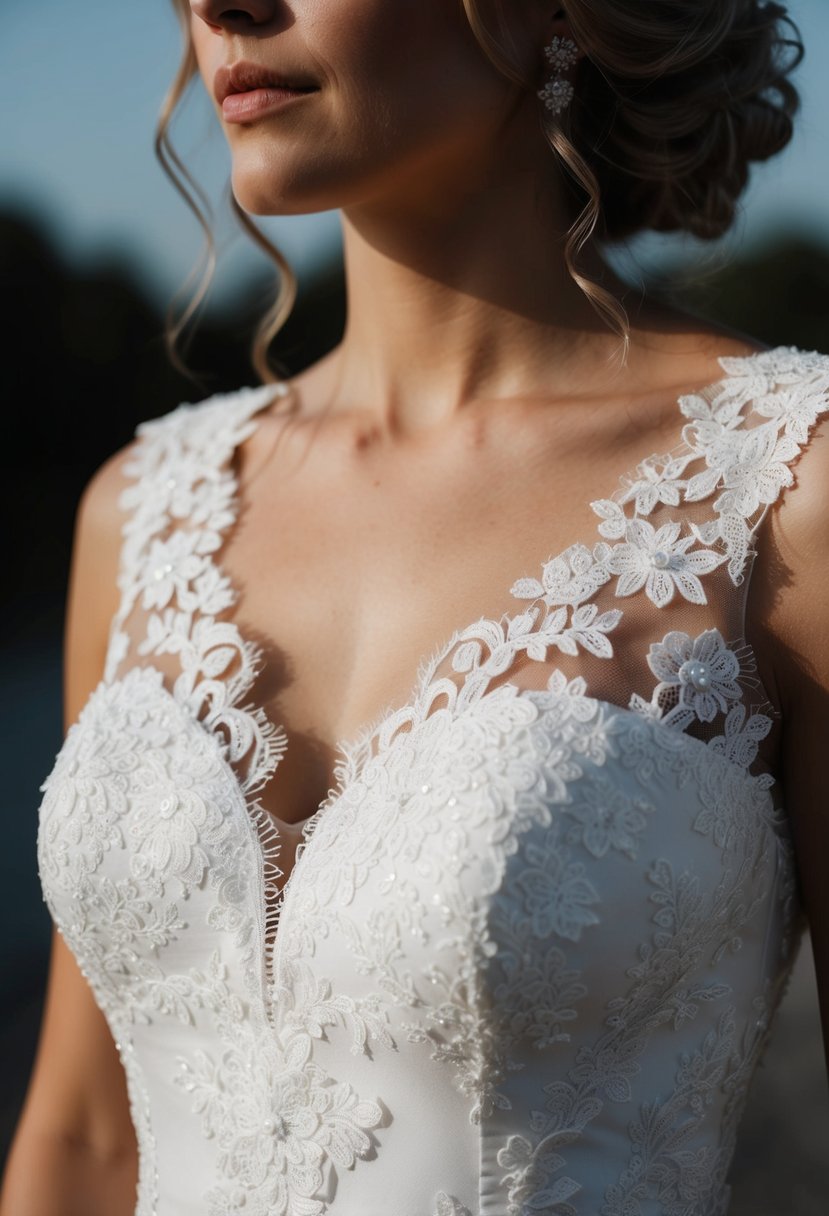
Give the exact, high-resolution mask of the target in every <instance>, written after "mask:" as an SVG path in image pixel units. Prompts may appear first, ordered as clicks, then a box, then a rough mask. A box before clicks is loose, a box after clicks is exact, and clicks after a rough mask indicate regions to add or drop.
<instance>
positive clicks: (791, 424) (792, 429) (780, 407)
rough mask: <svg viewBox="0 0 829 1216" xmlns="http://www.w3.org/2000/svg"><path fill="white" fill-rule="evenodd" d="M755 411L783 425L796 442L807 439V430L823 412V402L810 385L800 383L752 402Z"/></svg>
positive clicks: (802, 442) (802, 441) (809, 429)
mask: <svg viewBox="0 0 829 1216" xmlns="http://www.w3.org/2000/svg"><path fill="white" fill-rule="evenodd" d="M754 410H755V413H757V414H760V415H761V417H763V418H774V419H776V421H777V423H778V425H781V424H782V425H784V426H785V431H786V435H788V437H789V438H790V439H793V440H794V441H795V443H797V444H804V443H806V442H807V441H808V439H809V432H810V431H811V429H812V427H813V426H814V425H815V423H816V422H817V420H818V418H819V417H820V415H821V414H822V413H823V412H824V405H823V402H822V401H821V400H820V398H819V397H817V396H816V395H815V393H814V392H813V391H812V390H811V386H805V387H804V385H802V384H800V385H797V386H795V387H792V388H789V389H780V390H778V392H776V393H771V394H769V395H768V396H765V397H759V398H758V399H756V400H755V402H754Z"/></svg>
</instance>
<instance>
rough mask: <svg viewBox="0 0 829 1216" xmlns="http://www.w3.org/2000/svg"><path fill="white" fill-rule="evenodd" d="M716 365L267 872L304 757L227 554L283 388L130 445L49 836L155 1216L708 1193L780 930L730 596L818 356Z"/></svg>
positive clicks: (819, 390)
mask: <svg viewBox="0 0 829 1216" xmlns="http://www.w3.org/2000/svg"><path fill="white" fill-rule="evenodd" d="M720 363H721V366H722V368H723V372H724V375H723V378H722V379H721V380H720V381H718V382H717V383H716V384H713V385H710V386H708V387H707V388H706V389H704V390H702V391H701V392H700V393H698V394H697V393H695V394H690V395H688V396H685V397H682V398H680V401H679V407H680V410H681V415H680V416H679V417H678V430H679V428H680V427H682V431H681V439H680V441H679V443H678V445H677V447H676V448H675V449H674V451H673V452H672V453H670V454H668V455H664V456H655V457H650V458H648V459H647V460H645V461H643V463H642V464H641V465H640V466H639V468H638V469H637V470H636V471H635V473H634V474H633V475H631V476H629V477H626V478H623V479H622V482H621V484H620V487H619V489H618V491H617V492H616V493H615V494H614V495H613V496H612V497H609V498H607V499H604V500H601V501H600V502H597V503H595V504H593V506H594V510H595V512H596V514H597V517H598V521H599V522H598V532H599V538H598V539H596V540H591V539H587V540H586V541H585V543H579V544H574V545H572V546H571V547H570V548H568V549H567V550H566V551H565V552H564V553H563V554H562V555H560V556H559V557H557V558H555V559H554V560H552V561H549V562H547V563H545V565H544V567H543V569H542V571H541V574H540V577H538V578H536V577H535V576H534V575H531V576H527V577H523V578H520V579H518V581H517V582H516V583H515V584H514V586H513V587H512V589H511V596H510V605H511V608H510V612H509V613H505V614H504V615H502V616H501V618H500V619H488V620H487V619H482V620H480V621H478V622H476V623H475V624H474V625H472V626H470V627H469V628H468V629H466V630H462V631H460V632H459V633H456V634H455V635H454V636H453V637H452V638H451V639H450V640H449V642H448V643H447V644H446V645H445V646H443V647H439V648H438V650H437V651H436V652H435V654H434V655H433V656H432V657H431V659H429V660H428V661H427V662H423V663H421V667H420V671H419V674H418V680H417V685H416V688H415V690H414V692H413V695H412V698H411V701H410V703H409V704H407V705H406V706H405V707H403V708H400V709H398V710H396V711H393V712H391V713H389V714H387V715H384V716H383V718H382V719H381V721H379V722H378V723H375V724H372V725H371V726H370V727H368V728H366V730H365V731H364V732H363V734H362V735H361V737H360V738H359V739H357V740H355V741H353V742H351V743H348V744H346V743H343V744H342V745H341V751H342V761H341V763H340V764H339V767H338V771H337V788H336V789H335V790H334V791H332V793H331V794H330V795H329V797H328V798H327V799H326V801H325V803H324V804H323V805H322V806H321V807H319V809H318V810H317V811H316V812H315V814H314V815H312V816H311V818H310V819H309V820H308V821H306V823H305V826H304V830H303V834H304V840H303V843H302V844H301V845H300V848H299V852H298V859H297V861H296V864H295V865H294V867H293V870H292V872H291V874H290V876H289V878H288V881H287V883H286V884H285V885H284V887H283V883H282V881H281V880H283V879H284V878H285V875H283V873H282V871H281V870H280V868H279V858H280V842H281V839H282V833H281V831H280V826H279V821H275V820H274V819H273V818H271V817H270V816H269V815H268V813H267V811H266V810H265V809H264V808H263V807H262V806H261V805H260V804H259V802H258V801H257V796H258V794H260V793H261V790H262V789H263V788H264V786H265V784H266V782H268V781H269V780H270V779H271V778H272V776H273V775H274V771H275V769H276V768H277V766H278V763H279V760H280V758H281V757H282V755H283V754H284V751H285V748H286V746H289V743H288V741H287V740H286V738H285V734H284V732H283V731H282V729H281V728H280V727H278V726H276V725H273V724H271V723H270V722H268V720H267V718H266V716H265V714H264V712H263V710H262V708H255V707H254V706H253V704H252V703H251V698H252V696H253V693H254V692H255V688H256V674H257V670H258V667H259V664H260V663H261V659H262V656H261V654H260V653H259V652H258V651H257V649H256V648H255V647H254V646H253V645H252V644H251V643H249V642H247V641H245V640H244V639H243V638H242V637H241V636H240V634H239V631H238V628H237V626H236V625H235V623H234V622H233V619H232V614H231V611H230V610H231V609H232V606H233V604H234V602H235V600H236V595H235V592H234V590H233V588H231V587H230V585H229V583H228V581H227V579H226V578H225V576H224V575H223V574H222V571H221V567H220V565H219V562H218V554H219V551H220V549H221V546H222V544H223V542H224V540H225V539H226V538H227V535H228V533H229V530H230V529H231V528H232V525H233V523H234V519H235V517H236V511H237V502H236V491H237V485H236V481H235V476H234V473H233V471H232V468H231V462H232V457H233V453H234V450H235V448H236V446H237V445H238V444H239V443H240V442H241V441H242V440H243V439H244V438H246V437H247V436H248V435H249V434H250V433H251V432H252V431H253V429H254V428H255V426H256V424H257V415H258V414H259V412H260V411H261V410H262V409H263V408H264V407H265V406H266V405H267V404H269V403H270V402H271V401H272V400H273V399H274V394H275V393H279V392H280V391H284V386H276V388H274V387H273V386H270V387H265V388H262V389H251V390H243V391H240V392H239V393H236V394H232V395H229V396H219V397H214V398H211V399H209V400H208V401H205V402H202V403H200V404H198V405H196V406H189V405H188V406H180V407H179V408H178V409H177V410H174V411H173V412H172V413H170V414H168V415H166V416H165V417H163V418H160V419H157V420H154V421H151V422H146V423H144V424H142V425H141V427H140V428H139V435H140V443H139V445H138V448H137V451H136V453H135V456H134V459H133V460H132V462H131V465H130V467H129V469H128V472H129V474H130V475H131V477H132V479H133V480H132V482H131V484H130V487H129V488H128V489H127V490H126V491H125V493H124V495H123V500H122V505H123V507H124V510H125V511H126V512H127V522H126V526H125V529H124V547H123V558H122V567H121V578H120V586H121V590H122V593H123V595H122V605H121V609H120V611H119V613H118V615H117V617H116V619H115V620H114V621H113V627H112V632H111V640H110V648H109V655H108V660H107V668H106V674H105V677H104V679H103V681H102V682H101V684H100V685H99V686H98V688H97V689H96V690H95V691H94V692H93V694H92V696H91V697H90V699H89V702H88V704H87V705H86V707H85V709H84V711H83V713H82V714H81V716H80V719H79V721H78V722H77V723H76V724H75V725H74V726H72V727H71V729H70V730H69V732H68V734H67V737H66V740H65V741H64V745H63V747H62V748H61V751H60V753H59V754H58V757H57V762H56V765H55V768H54V770H53V772H52V774H51V775H50V776H49V777H48V779H47V780H46V781H45V782H44V785H43V790H44V795H45V796H44V799H43V803H42V807H41V820H40V833H39V840H38V857H39V867H40V875H41V881H42V884H43V889H44V895H45V898H46V900H47V903H48V906H49V909H50V911H51V913H52V916H53V918H54V920H55V922H56V924H57V925H58V927H59V929H60V931H61V933H62V934H63V936H64V938H65V940H66V941H67V943H68V945H69V947H70V948H71V949H72V951H73V952H74V954H75V955H76V957H77V959H78V962H79V964H80V966H81V968H82V970H83V972H84V974H85V976H86V977H87V979H88V981H89V983H90V985H91V987H92V990H93V992H94V994H95V997H96V1000H97V1001H98V1003H99V1005H100V1007H101V1009H102V1010H103V1011H104V1014H105V1015H106V1017H107V1020H108V1022H109V1025H110V1027H111V1029H112V1032H113V1035H114V1037H115V1039H116V1041H117V1043H118V1045H119V1050H120V1052H121V1058H122V1060H123V1062H124V1067H125V1070H126V1075H127V1078H128V1083H129V1090H130V1097H131V1103H132V1110H133V1115H134V1121H135V1126H136V1130H137V1135H138V1141H139V1146H140V1152H141V1165H140V1182H139V1193H138V1200H137V1208H136V1213H137V1216H150V1213H153V1214H155V1216H204V1214H205V1213H207V1214H209V1216H229V1214H230V1213H234V1214H237V1213H238V1216H322V1214H323V1213H331V1216H469V1214H472V1216H529V1214H530V1213H532V1214H537V1213H553V1214H555V1216H597V1214H600V1216H657V1214H659V1216H661V1214H664V1216H717V1214H720V1213H723V1212H725V1210H726V1207H727V1202H728V1187H727V1183H726V1175H727V1171H728V1166H729V1161H730V1159H731V1155H732V1151H733V1147H734V1141H735V1136H736V1133H737V1128H738V1124H739V1121H740V1115H741V1110H742V1106H743V1101H744V1098H745V1095H746V1089H747V1086H748V1083H749V1080H750V1077H751V1075H752V1072H753V1070H754V1067H755V1065H756V1063H757V1060H758V1058H759V1056H760V1053H761V1051H762V1049H763V1045H764V1042H765V1040H766V1036H767V1033H768V1029H769V1024H770V1020H771V1018H772V1015H773V1012H774V1010H775V1007H776V1004H777V1002H778V1000H779V998H780V995H781V992H782V989H783V987H784V984H785V980H786V978H787V975H788V972H789V969H790V966H791V962H792V957H793V953H794V947H795V944H796V941H797V936H798V933H797V930H798V927H799V913H798V908H797V904H796V896H795V886H794V866H793V856H792V850H791V845H790V840H789V835H788V831H787V824H786V818H785V815H784V813H783V811H782V810H781V809H780V806H779V801H780V800H779V798H778V797H777V788H778V787H777V786H776V784H775V781H774V774H773V773H772V772H770V771H769V763H768V762H767V758H766V753H765V752H764V750H763V748H764V744H765V743H766V742H767V737H768V736H769V731H770V728H771V726H772V716H773V715H772V714H771V713H770V707H769V704H768V700H767V698H766V697H765V695H764V694H763V691H762V689H761V688H760V686H759V682H758V680H757V678H756V672H755V668H754V663H753V660H752V656H751V651H750V647H749V646H748V645H747V643H746V641H745V638H744V637H743V636H742V624H743V614H744V607H745V592H746V588H747V585H748V584H747V579H746V578H745V575H746V573H747V572H748V569H749V568H750V562H751V559H752V557H753V552H752V537H753V535H754V532H755V530H756V528H757V525H758V523H759V521H760V520H761V519H762V516H763V513H764V512H765V510H767V508H768V506H769V504H770V503H772V502H773V501H774V500H775V499H776V498H777V497H778V495H779V494H780V492H781V491H782V490H784V489H785V488H786V487H788V486H791V485H793V481H794V478H793V473H792V468H791V466H792V462H793V461H794V460H795V458H796V457H797V455H798V452H799V450H800V448H801V447H802V445H803V444H804V443H805V442H806V441H807V438H808V433H809V431H810V429H811V428H812V426H813V425H814V423H815V422H816V420H817V418H818V417H819V416H820V415H821V414H822V413H823V412H825V411H826V410H827V409H829V356H826V355H821V354H817V353H806V352H802V351H798V350H796V349H795V348H787V347H779V348H777V349H775V350H772V351H769V352H761V353H758V354H756V355H753V356H750V357H747V358H722V359H721V360H720ZM792 492H796V490H794V491H792ZM504 590H505V592H506V589H504ZM666 623H667V624H668V625H669V626H670V627H669V628H666ZM171 663H174V664H175V666H176V670H177V673H178V674H177V675H176V676H175V677H171V676H170V674H169V673H170V665H171ZM287 852H288V850H286V855H287Z"/></svg>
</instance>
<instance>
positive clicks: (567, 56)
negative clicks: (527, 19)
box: [538, 36, 579, 118]
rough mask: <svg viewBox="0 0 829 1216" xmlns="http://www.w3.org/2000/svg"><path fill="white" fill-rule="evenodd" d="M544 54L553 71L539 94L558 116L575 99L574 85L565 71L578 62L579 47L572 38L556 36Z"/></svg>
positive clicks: (549, 108) (554, 114)
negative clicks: (567, 77)
mask: <svg viewBox="0 0 829 1216" xmlns="http://www.w3.org/2000/svg"><path fill="white" fill-rule="evenodd" d="M544 54H545V56H546V58H547V62H548V63H549V65H550V67H551V68H552V69H553V72H552V75H551V76H550V79H549V80H548V81H547V83H546V84H545V85H544V88H543V89H539V91H538V96H539V97H540V98H541V100H542V101H543V102H544V104H545V106H546V107H547V109H548V110H549V111H550V113H551V114H552V115H553V116H554V117H555V118H558V116H559V115H560V114H563V113H564V111H565V110H566V109H567V107H568V106H569V104H570V102H571V101H572V100H573V86H572V84H571V83H570V81H569V80H566V79H565V72H567V71H568V70H569V69H570V68H571V67H573V65H574V64H575V63H576V61H577V59H578V57H579V48H578V47H577V46H576V44H575V42H573V40H572V38H559V37H558V36H556V37H555V38H553V39H552V41H551V42H550V44H549V46H545V47H544Z"/></svg>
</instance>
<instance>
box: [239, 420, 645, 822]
mask: <svg viewBox="0 0 829 1216" xmlns="http://www.w3.org/2000/svg"><path fill="white" fill-rule="evenodd" d="M636 438H639V444H640V445H641V437H635V438H634V439H633V440H632V441H630V440H629V441H628V442H629V445H630V449H631V450H630V452H629V451H628V450H627V445H626V443H625V440H624V439H623V438H622V436H621V435H619V434H616V435H615V441H611V440H610V439H608V437H607V436H606V435H602V436H601V437H600V436H599V434H597V433H596V432H595V430H593V429H591V428H589V427H587V426H584V425H582V426H580V427H576V428H575V429H574V430H573V431H572V433H570V434H569V435H568V436H567V437H566V438H565V439H562V438H561V437H559V439H558V441H556V437H555V435H554V434H552V433H549V432H544V431H542V430H540V429H539V427H538V425H537V424H536V425H535V427H532V426H531V425H530V424H529V423H527V422H525V423H524V426H523V427H522V426H521V420H520V419H518V420H516V422H515V426H514V428H513V430H512V432H511V433H510V434H496V433H492V432H490V431H488V430H486V428H480V427H472V426H467V427H464V428H461V429H460V430H459V431H458V433H456V434H455V435H453V436H452V437H451V439H450V441H449V442H444V443H442V444H440V445H435V446H432V447H423V448H420V449H418V448H415V449H408V450H397V451H389V450H380V449H377V450H374V449H371V448H370V449H369V450H368V451H365V450H362V449H360V448H359V447H358V448H356V449H355V448H353V447H350V446H348V445H343V444H342V443H331V442H329V441H328V440H327V439H319V440H314V441H313V442H312V443H310V444H308V442H307V441H304V446H303V447H302V449H301V450H300V448H299V445H298V444H297V443H296V442H294V443H288V444H285V445H284V448H282V449H281V450H280V449H277V452H276V453H274V454H271V456H270V458H269V459H268V461H267V465H266V466H265V467H264V468H260V469H259V470H258V472H255V473H254V474H253V477H252V480H251V481H250V482H249V484H248V485H247V486H246V484H245V470H244V467H243V468H242V469H241V471H240V486H241V490H240V496H241V499H242V501H243V503H244V509H243V511H242V512H241V514H240V518H239V521H238V524H237V527H236V528H235V529H234V531H233V534H232V536H230V537H229V538H228V541H227V543H226V545H225V547H224V549H223V553H222V567H223V569H224V570H225V572H226V573H227V574H228V576H229V577H230V579H231V581H232V583H233V584H234V586H235V587H237V588H238V589H239V592H240V597H239V603H238V608H237V610H236V612H237V620H238V623H239V627H240V629H241V631H242V633H243V634H244V635H245V636H247V637H251V638H253V639H255V640H256V642H257V644H258V645H259V646H261V647H262V648H263V652H264V655H265V663H264V665H263V671H262V674H261V675H260V679H259V686H258V690H257V703H258V704H261V705H263V706H264V708H265V710H266V712H267V714H268V716H269V718H270V719H271V720H272V721H278V722H280V723H281V724H282V725H283V726H284V728H285V730H286V732H287V734H288V737H289V739H290V747H289V749H288V754H286V756H285V757H284V758H283V760H282V761H281V763H280V770H279V774H278V777H277V778H276V779H275V781H274V782H273V783H272V786H271V788H270V789H267V790H266V791H265V793H264V797H263V801H264V802H265V804H266V805H267V806H268V809H269V810H270V811H271V812H272V813H273V814H274V815H276V816H277V817H279V818H281V819H282V820H284V821H288V822H297V821H299V820H301V819H302V818H304V817H305V815H306V814H307V813H308V812H309V808H310V809H313V808H314V807H315V806H316V805H318V804H319V802H320V801H321V800H322V798H323V797H324V796H325V794H326V793H327V791H328V789H329V788H330V787H331V785H332V771H333V768H334V764H335V761H336V754H337V744H338V742H339V741H343V740H352V739H354V738H355V737H356V736H357V735H358V734H359V733H360V732H361V731H362V730H363V729H364V728H365V727H366V726H367V725H368V724H371V723H374V722H375V721H376V720H377V719H378V717H379V716H381V715H382V714H383V713H384V712H386V711H388V710H389V709H392V708H395V707H398V706H400V705H404V704H406V703H407V701H408V699H409V697H410V695H411V693H412V691H413V686H414V684H415V680H416V676H417V673H418V667H419V664H420V663H421V662H422V661H423V660H426V659H428V658H429V657H430V656H431V654H432V652H434V651H435V649H436V648H437V647H439V646H441V645H442V644H445V643H446V642H448V640H449V638H450V637H451V635H452V634H453V633H454V632H455V631H457V630H461V629H464V628H465V627H467V626H468V625H470V624H471V623H473V622H475V621H477V620H479V619H480V618H481V617H482V616H486V617H488V618H491V619H495V620H497V619H499V618H500V617H501V616H502V614H504V613H505V612H513V611H515V610H516V608H518V609H520V606H521V605H520V601H516V600H515V598H514V597H513V596H512V595H511V594H510V589H511V587H512V586H513V585H514V583H515V582H516V580H517V579H519V578H521V577H523V576H525V575H533V576H535V575H537V574H538V573H539V570H540V566H541V564H542V563H543V562H544V561H546V560H547V559H549V558H550V557H551V556H552V555H553V554H555V553H556V552H557V551H558V550H559V549H561V548H564V547H566V546H567V545H569V544H571V543H572V542H573V541H575V540H583V541H586V542H587V543H588V544H591V543H593V541H594V540H595V539H596V523H597V520H596V516H595V514H594V513H593V512H592V510H591V508H590V502H591V500H592V499H593V498H597V497H603V496H604V495H605V494H606V493H607V492H608V489H609V488H613V487H614V486H615V484H616V482H617V480H618V476H619V468H620V464H621V466H622V467H624V462H625V459H626V458H627V457H628V455H630V456H631V457H632V458H633V460H634V462H635V459H636V456H635V455H634V454H633V449H634V444H635V443H636ZM248 460H249V465H248V467H249V468H252V467H254V461H253V458H252V457H251V456H250V455H249V457H248ZM277 787H278V788H277Z"/></svg>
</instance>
